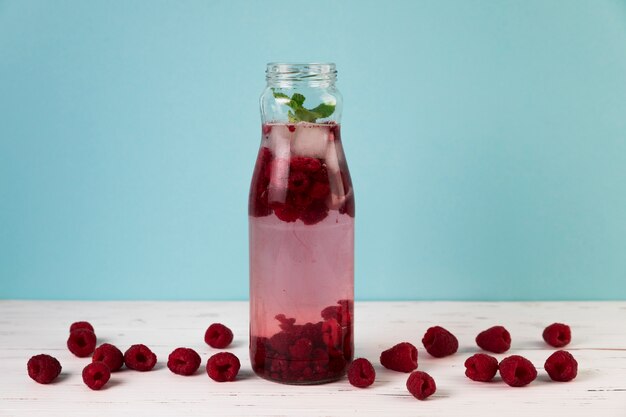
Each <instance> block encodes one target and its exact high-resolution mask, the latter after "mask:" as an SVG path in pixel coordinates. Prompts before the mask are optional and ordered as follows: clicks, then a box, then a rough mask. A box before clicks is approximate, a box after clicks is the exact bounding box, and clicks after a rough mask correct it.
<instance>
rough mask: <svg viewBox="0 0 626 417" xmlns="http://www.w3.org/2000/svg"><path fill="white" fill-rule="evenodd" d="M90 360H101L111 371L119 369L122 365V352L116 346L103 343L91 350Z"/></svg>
mask: <svg viewBox="0 0 626 417" xmlns="http://www.w3.org/2000/svg"><path fill="white" fill-rule="evenodd" d="M91 361H92V362H103V363H104V364H105V365H106V366H107V367H108V368H109V370H110V371H111V372H115V371H119V370H120V369H121V368H122V366H123V365H124V354H123V353H122V351H121V350H119V349H118V348H117V347H115V346H113V345H111V344H109V343H103V344H102V345H100V346H98V347H97V348H96V350H95V351H94V352H93V356H92V358H91Z"/></svg>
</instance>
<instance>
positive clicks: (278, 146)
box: [269, 125, 294, 158]
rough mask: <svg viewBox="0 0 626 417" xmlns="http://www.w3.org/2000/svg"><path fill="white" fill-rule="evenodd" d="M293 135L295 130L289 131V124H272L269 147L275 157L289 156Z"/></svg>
mask: <svg viewBox="0 0 626 417" xmlns="http://www.w3.org/2000/svg"><path fill="white" fill-rule="evenodd" d="M293 136H294V132H291V131H289V126H287V125H272V130H271V132H270V133H269V148H270V150H271V151H272V153H273V154H274V157H275V158H289V154H290V152H291V150H290V149H291V141H292V139H293Z"/></svg>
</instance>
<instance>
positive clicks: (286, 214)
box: [271, 203, 300, 223]
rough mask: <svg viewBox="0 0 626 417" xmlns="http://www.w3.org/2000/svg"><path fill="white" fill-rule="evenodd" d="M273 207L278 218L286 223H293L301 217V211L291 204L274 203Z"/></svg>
mask: <svg viewBox="0 0 626 417" xmlns="http://www.w3.org/2000/svg"><path fill="white" fill-rule="evenodd" d="M271 207H272V208H273V209H274V214H275V215H276V217H278V218H279V219H280V220H282V221H284V222H287V223H293V222H295V221H296V220H298V217H300V211H299V210H298V209H297V208H296V207H293V206H291V205H289V204H286V203H272V205H271Z"/></svg>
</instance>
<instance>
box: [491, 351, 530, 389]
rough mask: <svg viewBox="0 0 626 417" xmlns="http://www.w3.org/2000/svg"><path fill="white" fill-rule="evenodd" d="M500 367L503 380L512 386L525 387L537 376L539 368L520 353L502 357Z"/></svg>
mask: <svg viewBox="0 0 626 417" xmlns="http://www.w3.org/2000/svg"><path fill="white" fill-rule="evenodd" d="M498 368H499V369H500V376H501V377H502V380H503V381H504V382H506V383H507V384H509V385H510V386H512V387H523V386H524V385H528V384H530V383H531V382H533V381H534V380H535V378H537V370H536V369H535V366H534V365H533V364H532V362H530V361H529V360H528V359H526V358H524V357H522V356H519V355H512V356H509V357H506V358H504V359H502V361H501V362H500V365H499V366H498Z"/></svg>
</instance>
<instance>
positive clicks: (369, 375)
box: [348, 358, 376, 388]
mask: <svg viewBox="0 0 626 417" xmlns="http://www.w3.org/2000/svg"><path fill="white" fill-rule="evenodd" d="M375 379H376V371H375V370H374V367H373V366H372V364H371V363H370V361H368V360H367V359H365V358H359V359H355V360H354V361H352V363H351V364H350V366H349V367H348V381H349V382H350V384H352V385H354V386H355V387H357V388H366V387H369V386H370V385H372V384H373V383H374V380H375Z"/></svg>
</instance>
